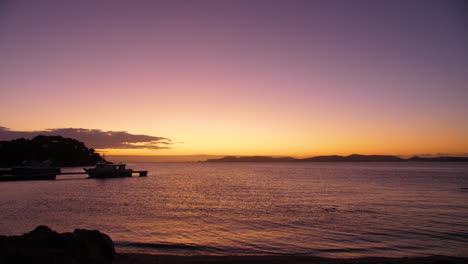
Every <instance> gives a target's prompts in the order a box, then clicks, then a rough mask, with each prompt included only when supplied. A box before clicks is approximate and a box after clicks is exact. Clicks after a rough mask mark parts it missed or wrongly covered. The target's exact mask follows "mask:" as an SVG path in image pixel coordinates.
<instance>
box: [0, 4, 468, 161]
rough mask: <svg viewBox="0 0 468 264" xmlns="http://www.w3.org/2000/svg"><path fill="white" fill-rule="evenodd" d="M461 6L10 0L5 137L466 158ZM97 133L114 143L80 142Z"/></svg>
mask: <svg viewBox="0 0 468 264" xmlns="http://www.w3.org/2000/svg"><path fill="white" fill-rule="evenodd" d="M467 11H468V6H467V4H466V2H464V1H442V0H440V1H431V0H427V1H422V0H421V1H418V0H413V1H398V0H395V1H379V0H376V1H371V0H369V1H359V0H357V1H344V0H343V1H334V0H331V1H296V0H291V1H279V0H278V1H276V0H271V1H267V0H264V1H260V0H248V1H243V0H240V1H228V0H225V1H224V0H219V1H214V0H213V1H203V0H202V1H178V0H175V1H140V0H135V1H86V0H84V1H67V0H57V1H49V0H43V1H34V0H30V1H23V0H18V1H8V0H7V1H2V2H0V58H1V59H0V60H1V63H0V126H1V127H0V139H2V137H3V139H5V138H9V139H10V138H11V136H12V135H16V136H20V135H25V133H26V134H28V133H29V134H28V135H30V134H31V133H36V134H38V133H49V134H50V133H52V134H53V133H59V132H64V131H68V134H67V135H77V136H78V137H79V138H84V139H85V143H87V145H88V146H89V147H94V148H97V149H103V150H105V151H108V152H109V153H110V154H113V155H195V154H209V155H221V154H229V155H284V156H297V157H305V156H314V155H328V154H340V155H347V154H352V153H360V154H392V155H409V154H416V153H455V154H456V153H458V154H462V153H467V152H468V138H467V135H468V115H467V113H468V103H467V102H468V85H467V84H468V34H467V28H468V16H467ZM70 133H74V134H70ZM77 133H78V134H77ZM80 133H81V134H80ZM103 135H108V136H109V137H111V138H112V139H113V140H114V141H112V142H117V143H115V144H114V145H112V144H111V145H105V146H103V145H99V143H97V142H99V141H96V140H94V141H93V140H89V142H86V138H90V137H95V136H101V140H103V138H102V136H103ZM129 135H131V138H132V139H131V140H130V141H129ZM134 136H136V137H134ZM141 136H143V137H141ZM144 136H146V137H144ZM116 137H119V139H118V140H117V139H116ZM132 140H133V141H132ZM109 142H110V141H109ZM155 146H159V147H155Z"/></svg>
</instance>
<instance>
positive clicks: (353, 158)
mask: <svg viewBox="0 0 468 264" xmlns="http://www.w3.org/2000/svg"><path fill="white" fill-rule="evenodd" d="M389 161H391V162H401V161H468V157H438V158H419V157H412V158H410V159H402V158H400V157H397V156H391V155H358V154H352V155H349V156H338V155H331V156H316V157H311V158H305V159H296V158H291V157H282V158H273V157H265V156H245V157H234V156H227V157H224V158H221V159H208V160H206V162H389Z"/></svg>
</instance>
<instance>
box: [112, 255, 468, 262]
mask: <svg viewBox="0 0 468 264" xmlns="http://www.w3.org/2000/svg"><path fill="white" fill-rule="evenodd" d="M114 263H116V264H130V263H132V264H150V263H157V264H166V263H167V264H169V263H170V264H201V263H222V264H246V263H258V264H267V263H268V264H275V263H278V264H279V263H287V264H306V263H313V264H358V263H361V264H374V263H386V264H396V263H398V264H463V263H468V258H460V257H448V256H431V257H410V258H374V257H373V258H354V259H332V258H320V257H313V256H175V255H151V254H141V253H122V254H118V255H117V258H116V259H115V261H114Z"/></svg>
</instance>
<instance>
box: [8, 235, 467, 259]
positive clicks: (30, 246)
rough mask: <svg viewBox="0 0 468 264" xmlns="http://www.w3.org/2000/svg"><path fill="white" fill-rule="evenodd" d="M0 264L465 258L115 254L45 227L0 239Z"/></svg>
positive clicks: (96, 241)
mask: <svg viewBox="0 0 468 264" xmlns="http://www.w3.org/2000/svg"><path fill="white" fill-rule="evenodd" d="M0 263H5V264H7V263H35V264H39V263H44V264H45V263H75V264H79V263H90V264H92V263H109V264H110V263H115V264H130V263H132V264H147V263H148V264H149V263H158V264H165V263H167V264H169V263H171V264H189V263H196V264H201V263H223V264H244V263H259V264H264V263H265V264H266V263H290V264H305V263H312V264H325V263H328V264H344V263H349V264H358V263H362V264H373V263H387V264H397V263H399V264H462V263H468V257H450V256H430V257H404V258H387V257H367V258H366V257H365V258H351V259H339V258H323V257H316V256H297V255H296V256H295V255H291V256H285V255H276V256H270V255H265V256H233V255H225V256H209V255H196V256H181V255H163V254H158V255H153V254H145V253H118V252H116V251H115V247H114V242H113V241H112V239H111V238H110V237H109V236H108V235H106V234H103V233H101V232H99V231H97V230H84V229H75V231H73V232H72V233H57V232H55V231H53V230H52V229H50V228H49V227H47V226H38V227H36V229H34V230H33V231H31V232H29V233H26V234H24V235H21V236H1V235H0Z"/></svg>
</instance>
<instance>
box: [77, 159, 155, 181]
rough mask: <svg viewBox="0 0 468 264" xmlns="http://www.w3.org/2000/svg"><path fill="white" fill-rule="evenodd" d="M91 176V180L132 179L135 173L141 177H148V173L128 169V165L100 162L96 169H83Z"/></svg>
mask: <svg viewBox="0 0 468 264" xmlns="http://www.w3.org/2000/svg"><path fill="white" fill-rule="evenodd" d="M83 169H84V170H85V171H86V173H87V174H88V175H89V178H101V179H102V178H121V177H132V174H133V173H139V174H140V176H146V174H147V173H148V172H147V171H134V170H132V169H127V168H126V164H123V163H119V164H112V163H108V162H99V163H98V164H96V167H94V168H88V169H87V168H83Z"/></svg>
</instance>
